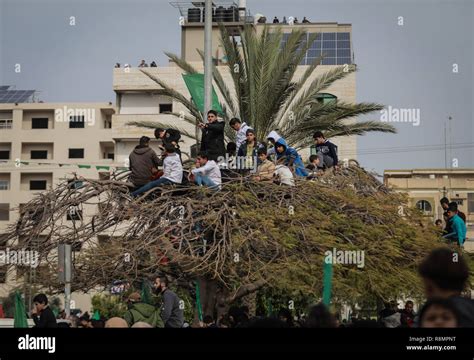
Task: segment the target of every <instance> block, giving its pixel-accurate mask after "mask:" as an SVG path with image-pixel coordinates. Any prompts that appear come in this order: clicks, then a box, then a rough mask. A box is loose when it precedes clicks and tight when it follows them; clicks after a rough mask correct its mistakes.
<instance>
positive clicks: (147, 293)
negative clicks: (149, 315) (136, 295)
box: [140, 281, 151, 305]
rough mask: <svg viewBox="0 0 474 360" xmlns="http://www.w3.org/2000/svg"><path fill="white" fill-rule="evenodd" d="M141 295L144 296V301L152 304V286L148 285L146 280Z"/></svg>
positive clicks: (143, 282)
mask: <svg viewBox="0 0 474 360" xmlns="http://www.w3.org/2000/svg"><path fill="white" fill-rule="evenodd" d="M140 296H141V298H142V302H144V303H145V304H150V305H151V293H150V287H149V286H148V283H147V282H146V281H142V291H141V294H140Z"/></svg>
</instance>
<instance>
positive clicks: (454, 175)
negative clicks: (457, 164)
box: [384, 169, 474, 251]
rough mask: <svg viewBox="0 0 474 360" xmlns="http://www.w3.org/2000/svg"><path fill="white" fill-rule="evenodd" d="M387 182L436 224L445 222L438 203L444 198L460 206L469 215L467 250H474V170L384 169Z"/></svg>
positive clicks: (467, 216) (467, 218) (386, 183)
mask: <svg viewBox="0 0 474 360" xmlns="http://www.w3.org/2000/svg"><path fill="white" fill-rule="evenodd" d="M384 183H385V185H387V186H390V187H393V188H394V189H395V190H397V191H403V192H407V193H408V195H409V197H410V200H411V202H412V204H413V205H416V206H417V207H418V208H419V209H421V210H422V211H423V212H424V213H425V214H426V216H428V217H430V219H432V220H433V221H435V220H436V219H441V220H442V219H443V209H442V207H441V205H440V203H439V201H440V199H441V198H442V197H447V198H448V199H450V200H451V201H455V202H457V203H458V207H459V209H460V210H461V211H462V212H464V213H465V214H466V220H467V237H468V239H470V240H469V241H466V244H465V248H466V249H468V250H470V251H472V250H474V169H413V170H385V172H384Z"/></svg>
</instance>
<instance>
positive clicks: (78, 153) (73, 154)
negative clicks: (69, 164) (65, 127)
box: [69, 149, 84, 159]
mask: <svg viewBox="0 0 474 360" xmlns="http://www.w3.org/2000/svg"><path fill="white" fill-rule="evenodd" d="M69 159H84V149H69Z"/></svg>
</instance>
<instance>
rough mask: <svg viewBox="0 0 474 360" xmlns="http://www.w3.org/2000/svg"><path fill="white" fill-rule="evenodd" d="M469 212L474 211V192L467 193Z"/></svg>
mask: <svg viewBox="0 0 474 360" xmlns="http://www.w3.org/2000/svg"><path fill="white" fill-rule="evenodd" d="M467 212H468V213H471V214H472V213H474V193H469V194H467Z"/></svg>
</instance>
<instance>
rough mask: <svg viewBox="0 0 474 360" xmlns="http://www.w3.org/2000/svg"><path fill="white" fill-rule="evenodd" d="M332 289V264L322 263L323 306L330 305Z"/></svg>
mask: <svg viewBox="0 0 474 360" xmlns="http://www.w3.org/2000/svg"><path fill="white" fill-rule="evenodd" d="M331 288H332V262H329V263H328V262H326V261H324V267H323V304H324V305H326V306H329V304H330V303H331Z"/></svg>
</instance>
